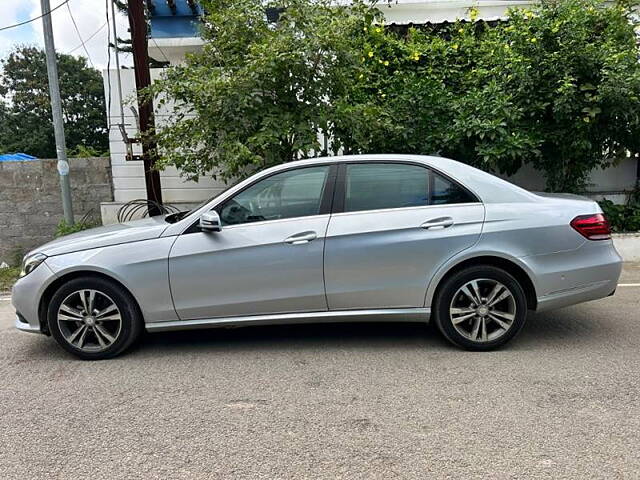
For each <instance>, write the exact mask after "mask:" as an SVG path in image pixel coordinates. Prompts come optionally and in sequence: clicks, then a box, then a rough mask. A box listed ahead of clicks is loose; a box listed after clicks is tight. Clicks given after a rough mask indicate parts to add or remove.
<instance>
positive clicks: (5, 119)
mask: <svg viewBox="0 0 640 480" xmlns="http://www.w3.org/2000/svg"><path fill="white" fill-rule="evenodd" d="M57 59H58V75H59V79H60V95H61V98H62V110H63V118H64V124H65V136H66V142H67V146H69V147H70V149H72V150H77V151H91V152H94V153H96V154H97V153H103V152H105V151H107V150H108V146H109V139H108V132H107V120H106V109H105V102H104V89H103V86H102V76H101V75H100V72H98V71H97V70H95V69H92V68H89V67H88V66H87V63H86V60H85V59H84V58H82V57H73V56H70V55H63V54H58V56H57ZM0 151H5V152H23V153H28V154H31V155H34V156H37V157H40V158H53V157H55V156H56V147H55V139H54V134H53V123H52V116H51V104H50V100H49V82H48V78H47V67H46V60H45V54H44V52H43V51H42V50H40V49H38V48H35V47H20V48H18V49H16V50H15V51H13V52H12V53H10V54H9V55H8V56H7V58H5V59H3V60H2V72H1V74H0Z"/></svg>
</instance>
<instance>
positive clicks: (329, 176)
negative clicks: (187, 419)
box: [12, 155, 621, 359]
mask: <svg viewBox="0 0 640 480" xmlns="http://www.w3.org/2000/svg"><path fill="white" fill-rule="evenodd" d="M620 270H621V259H620V256H619V255H618V253H617V252H616V250H615V248H614V246H613V244H612V241H611V238H610V232H609V226H608V224H607V221H606V219H605V218H604V216H603V214H602V211H601V210H600V208H599V206H598V204H597V203H595V202H593V201H591V200H589V199H586V198H582V197H578V196H572V195H561V194H558V195H552V194H534V193H531V192H528V191H526V190H523V189H521V188H519V187H516V186H514V185H512V184H510V183H508V182H506V181H503V180H501V179H499V178H497V177H494V176H492V175H490V174H488V173H485V172H482V171H480V170H477V169H475V168H472V167H470V166H468V165H465V164H462V163H459V162H456V161H453V160H448V159H445V158H439V157H424V156H411V155H370V156H369V155H365V156H345V157H330V158H322V159H312V160H305V161H300V162H293V163H287V164H284V165H280V166H277V167H273V168H270V169H268V170H265V171H262V172H260V173H257V174H255V175H253V176H252V177H250V178H248V179H247V180H245V181H243V182H241V183H239V184H238V185H236V186H235V187H233V188H230V189H229V190H227V191H226V192H224V193H221V194H220V195H218V196H217V197H215V198H213V199H212V200H210V201H208V202H206V203H204V204H203V205H201V206H200V207H197V208H195V209H194V210H192V211H190V212H183V213H178V214H173V215H168V216H159V217H154V218H149V219H143V220H139V221H134V222H130V223H126V224H120V225H111V226H106V227H101V228H97V229H94V230H89V231H86V232H82V233H78V234H74V235H69V236H67V237H64V238H61V239H58V240H55V241H53V242H51V243H48V244H46V245H44V246H42V247H40V248H37V249H36V250H34V251H33V252H31V253H29V254H28V255H27V256H26V257H25V259H24V265H23V272H22V278H20V279H19V280H18V282H17V283H16V284H15V286H14V288H13V297H12V300H13V305H14V306H15V308H16V311H17V315H16V327H17V328H18V329H20V330H23V331H27V332H39V333H44V334H46V335H51V336H53V337H54V338H55V339H56V340H57V341H58V343H59V344H60V345H61V346H62V347H63V348H65V349H66V350H68V351H69V352H71V353H74V354H75V355H77V356H79V357H81V358H84V359H99V358H107V357H113V356H115V355H117V354H119V353H121V352H123V351H124V350H126V349H127V348H128V347H129V346H130V345H131V344H132V343H133V342H135V340H136V339H137V338H138V337H139V335H140V333H141V332H142V330H143V329H146V330H147V331H149V332H159V331H167V330H178V329H189V328H205V327H214V326H239V325H263V324H276V323H294V322H341V321H379V320H382V321H398V322H406V321H416V322H428V321H429V320H430V319H432V320H433V321H434V322H435V324H436V325H437V327H438V329H439V330H440V331H441V332H442V334H443V335H444V336H445V337H446V338H447V339H448V340H450V341H451V342H452V343H454V344H456V345H458V346H461V347H464V348H468V349H474V350H488V349H491V348H495V347H498V346H500V345H502V344H504V343H505V342H507V341H508V340H510V339H511V338H513V337H514V336H515V335H516V334H517V333H518V331H519V330H520V329H521V328H522V326H523V324H524V322H525V319H526V316H527V311H528V310H548V309H552V308H558V307H564V306H566V305H571V304H576V303H579V302H585V301H587V300H594V299H598V298H602V297H606V296H608V295H612V294H613V293H614V291H615V289H616V284H617V281H618V277H619V275H620ZM328 328H329V327H328ZM363 328H366V327H363Z"/></svg>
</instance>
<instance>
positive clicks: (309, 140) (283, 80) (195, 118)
mask: <svg viewBox="0 0 640 480" xmlns="http://www.w3.org/2000/svg"><path fill="white" fill-rule="evenodd" d="M201 3H202V4H203V7H204V8H205V11H208V12H209V14H208V16H207V18H206V21H205V22H204V27H203V30H202V36H203V38H204V40H205V45H204V48H203V50H202V52H199V53H195V54H191V55H189V56H188V57H187V61H186V64H185V65H182V66H175V67H172V68H170V69H168V70H167V72H166V75H165V77H164V79H163V80H160V81H158V82H156V83H155V84H154V86H153V89H152V90H151V94H153V95H155V96H157V97H158V99H159V101H160V103H163V102H164V101H165V100H167V99H168V100H171V103H172V104H173V107H170V113H171V114H170V115H169V118H170V120H169V123H168V124H167V125H165V127H164V128H162V129H160V130H159V132H158V136H159V142H160V144H161V145H162V146H163V147H164V149H163V153H162V159H161V161H162V164H164V165H167V164H171V165H175V166H177V167H178V168H180V169H181V171H182V172H183V173H184V174H186V175H187V176H189V177H191V178H194V177H197V176H199V175H206V174H210V173H211V172H214V174H217V175H219V176H221V177H222V178H225V179H228V178H231V177H237V176H243V175H246V174H247V173H249V172H251V171H252V170H253V169H256V168H261V167H267V166H271V165H275V164H278V163H282V162H288V161H291V160H295V159H298V158H302V157H306V156H310V155H311V156H313V155H317V154H319V153H321V152H322V151H323V148H324V147H323V145H322V144H321V142H320V141H319V137H318V135H319V134H324V133H328V132H329V131H330V130H331V124H330V121H331V117H332V114H331V112H332V110H333V106H332V102H333V99H334V98H336V97H337V96H339V95H340V94H341V92H344V91H346V89H347V87H348V84H349V82H350V81H351V77H352V72H353V69H354V68H356V65H357V62H358V59H359V55H358V47H357V44H358V41H359V40H360V37H361V36H362V34H363V26H364V25H365V22H366V21H370V19H369V20H367V18H368V16H370V15H371V14H370V13H369V10H368V9H366V8H365V7H363V6H362V5H360V4H355V5H353V6H349V7H332V6H330V4H329V3H328V2H323V1H320V2H308V1H305V0H292V1H289V2H287V5H286V7H287V8H286V10H285V11H284V12H283V13H282V14H281V16H280V20H279V21H278V23H277V24H272V23H270V22H269V21H268V20H267V17H266V15H265V5H264V3H263V2H262V1H260V0H235V1H233V2H227V1H222V0H206V1H204V2H201ZM168 106H169V105H168V104H167V107H168Z"/></svg>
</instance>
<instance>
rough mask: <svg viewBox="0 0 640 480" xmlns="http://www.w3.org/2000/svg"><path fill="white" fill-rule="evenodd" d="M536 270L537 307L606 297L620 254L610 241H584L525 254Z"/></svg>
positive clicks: (615, 277)
mask: <svg viewBox="0 0 640 480" xmlns="http://www.w3.org/2000/svg"><path fill="white" fill-rule="evenodd" d="M522 260H523V261H525V262H526V263H527V264H528V265H529V267H530V268H531V270H532V271H534V272H536V273H537V275H536V281H535V283H536V291H537V293H538V305H537V309H536V310H538V311H544V310H551V309H554V308H561V307H566V306H569V305H575V304H577V303H582V302H588V301H590V300H597V299H600V298H604V297H607V296H609V295H611V294H613V292H614V291H615V290H616V287H617V285H618V279H619V277H620V273H621V271H622V258H620V255H618V252H617V251H616V249H615V247H614V246H613V242H612V241H611V240H607V241H586V242H585V243H584V244H583V245H582V246H581V247H580V248H578V249H576V250H572V251H569V252H558V253H553V254H550V255H536V256H531V257H525V258H523V259H522Z"/></svg>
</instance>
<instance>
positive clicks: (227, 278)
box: [169, 165, 337, 320]
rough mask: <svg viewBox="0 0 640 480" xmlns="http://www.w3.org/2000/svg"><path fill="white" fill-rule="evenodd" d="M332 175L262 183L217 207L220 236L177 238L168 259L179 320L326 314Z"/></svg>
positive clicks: (322, 169)
mask: <svg viewBox="0 0 640 480" xmlns="http://www.w3.org/2000/svg"><path fill="white" fill-rule="evenodd" d="M336 168H337V167H336V166H335V165H333V166H332V165H320V166H310V167H304V168H295V169H291V170H286V171H283V172H279V173H276V174H274V175H271V176H269V177H267V178H263V179H260V180H258V181H257V182H255V183H253V184H251V185H250V186H248V187H247V188H245V189H244V190H242V191H240V192H239V193H237V194H235V195H234V196H233V197H231V198H230V199H227V200H225V202H224V203H223V204H222V205H219V206H217V207H216V208H215V210H216V211H217V212H218V213H219V215H220V220H221V224H222V229H221V231H220V232H203V231H200V230H199V229H197V228H192V229H190V230H189V231H188V233H184V234H182V235H180V236H179V237H178V238H177V239H176V242H175V243H174V245H173V248H172V250H171V253H170V256H169V276H170V281H171V292H172V295H173V300H174V304H175V307H176V311H177V313H178V315H179V317H180V318H181V319H183V320H186V319H199V318H215V317H228V316H246V315H261V314H275V313H290V312H291V313H292V312H304V311H326V310H327V303H326V297H325V291H324V278H323V263H322V260H323V251H324V239H325V234H326V230H327V225H328V221H329V210H330V205H331V198H332V190H333V182H334V181H335V171H336Z"/></svg>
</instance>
